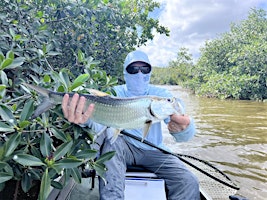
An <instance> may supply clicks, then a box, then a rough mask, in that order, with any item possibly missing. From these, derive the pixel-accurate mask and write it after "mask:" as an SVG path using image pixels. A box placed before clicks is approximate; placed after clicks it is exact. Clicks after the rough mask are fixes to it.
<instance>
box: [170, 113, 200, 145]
mask: <svg viewBox="0 0 267 200" xmlns="http://www.w3.org/2000/svg"><path fill="white" fill-rule="evenodd" d="M195 133H196V127H195V122H194V119H193V118H192V117H190V124H189V125H188V126H187V128H186V129H184V130H182V131H180V132H177V133H172V132H170V134H171V135H172V136H173V137H174V138H175V140H176V142H187V141H189V140H190V139H192V138H193V136H194V135H195Z"/></svg>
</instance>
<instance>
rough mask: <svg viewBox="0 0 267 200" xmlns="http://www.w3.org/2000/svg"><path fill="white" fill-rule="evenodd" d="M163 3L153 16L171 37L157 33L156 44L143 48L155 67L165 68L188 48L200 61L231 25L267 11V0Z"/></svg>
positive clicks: (167, 0)
mask: <svg viewBox="0 0 267 200" xmlns="http://www.w3.org/2000/svg"><path fill="white" fill-rule="evenodd" d="M157 1H158V2H160V3H161V4H162V7H161V8H160V9H157V10H156V11H155V12H154V13H153V17H158V19H159V21H160V24H161V25H164V26H167V27H168V28H169V29H170V31H171V32H170V37H167V36H164V35H159V34H155V38H154V39H153V41H149V42H148V43H147V44H146V46H142V47H140V49H141V50H143V51H144V52H146V53H147V54H148V56H149V58H150V61H151V63H152V65H153V66H160V67H164V66H167V65H168V63H169V61H171V60H173V59H175V58H176V57H177V52H178V50H179V48H181V47H186V48H188V49H189V52H190V53H191V54H192V55H193V56H194V58H197V57H198V56H199V54H200V51H199V49H200V48H201V47H204V44H205V42H206V41H208V40H212V39H214V38H217V37H219V35H220V34H222V33H224V32H227V31H229V30H230V24H231V23H239V22H240V21H241V20H244V19H246V18H247V16H248V13H249V11H250V10H251V8H263V9H265V10H267V1H266V0H157Z"/></svg>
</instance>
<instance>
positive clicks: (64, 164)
mask: <svg viewBox="0 0 267 200" xmlns="http://www.w3.org/2000/svg"><path fill="white" fill-rule="evenodd" d="M82 163H83V162H82V161H80V160H78V159H74V158H64V159H62V160H60V161H58V162H56V163H55V164H54V166H55V168H62V169H63V168H66V169H68V168H75V167H78V166H80V165H81V164H82Z"/></svg>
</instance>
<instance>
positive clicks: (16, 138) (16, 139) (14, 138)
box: [4, 133, 21, 157]
mask: <svg viewBox="0 0 267 200" xmlns="http://www.w3.org/2000/svg"><path fill="white" fill-rule="evenodd" d="M20 141H21V134H20V133H18V134H12V135H11V137H10V138H9V139H8V140H7V142H6V143H5V144H4V149H5V153H4V156H5V157H8V156H10V155H11V154H12V153H13V152H14V151H15V149H16V148H17V146H18V145H19V143H20Z"/></svg>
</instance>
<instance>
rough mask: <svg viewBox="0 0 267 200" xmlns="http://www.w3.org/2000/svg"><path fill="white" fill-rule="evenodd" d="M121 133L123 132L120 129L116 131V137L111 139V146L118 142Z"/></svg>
mask: <svg viewBox="0 0 267 200" xmlns="http://www.w3.org/2000/svg"><path fill="white" fill-rule="evenodd" d="M120 132H121V130H120V129H115V131H114V135H113V137H112V139H111V144H113V143H114V142H115V141H116V140H117V138H118V136H119V135H120Z"/></svg>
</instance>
